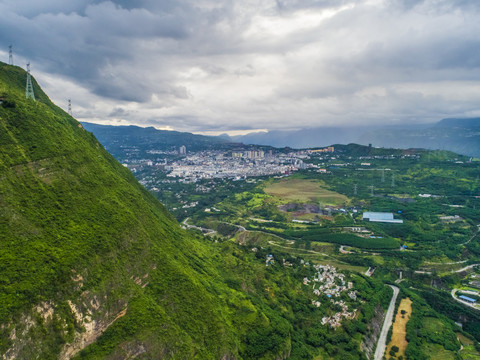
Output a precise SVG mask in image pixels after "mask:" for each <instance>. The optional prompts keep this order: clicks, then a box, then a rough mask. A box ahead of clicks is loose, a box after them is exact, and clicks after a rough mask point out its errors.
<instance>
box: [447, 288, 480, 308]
mask: <svg viewBox="0 0 480 360" xmlns="http://www.w3.org/2000/svg"><path fill="white" fill-rule="evenodd" d="M458 290H459V289H453V290H452V292H451V294H452V297H453V298H454V299H455V300H457V301H458V302H459V303H462V304H463V305H466V306H469V307H471V308H472V309H475V310H480V309H479V308H478V307H476V306H475V305H473V304H470V303H469V302H467V301H463V300H462V299H459V298H458V297H456V296H455V294H456V292H457V291H458Z"/></svg>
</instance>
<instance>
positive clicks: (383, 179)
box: [382, 169, 385, 183]
mask: <svg viewBox="0 0 480 360" xmlns="http://www.w3.org/2000/svg"><path fill="white" fill-rule="evenodd" d="M384 182H385V169H382V183H384Z"/></svg>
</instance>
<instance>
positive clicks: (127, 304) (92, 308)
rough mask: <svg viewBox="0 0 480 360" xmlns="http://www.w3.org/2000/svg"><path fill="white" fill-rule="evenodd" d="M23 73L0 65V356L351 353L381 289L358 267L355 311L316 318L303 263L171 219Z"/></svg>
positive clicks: (355, 353)
mask: <svg viewBox="0 0 480 360" xmlns="http://www.w3.org/2000/svg"><path fill="white" fill-rule="evenodd" d="M25 78H26V73H25V71H23V70H22V69H20V68H18V67H13V66H9V65H5V64H3V63H1V64H0V97H1V99H2V100H1V102H2V104H0V354H1V355H2V357H3V359H33V358H37V359H71V358H81V359H126V358H128V359H133V358H139V359H159V358H174V359H192V358H198V359H285V358H287V357H292V358H305V359H312V358H314V357H315V356H317V355H319V354H326V353H328V354H329V355H328V356H329V357H332V358H338V359H340V358H345V356H347V355H348V356H350V357H351V358H362V356H363V355H362V353H361V350H360V344H361V342H362V336H363V335H362V334H363V333H364V332H365V329H366V324H368V322H369V321H370V319H371V318H372V317H373V314H374V312H373V308H374V307H375V306H377V304H379V303H382V304H384V305H386V303H387V302H388V298H389V295H388V290H389V288H387V287H385V286H384V285H383V284H382V283H381V282H378V281H375V280H372V279H369V278H364V277H360V276H357V277H355V280H354V282H355V284H356V286H358V289H359V296H361V299H362V302H363V305H362V306H360V308H359V310H358V316H357V317H356V318H355V319H351V320H348V321H347V323H346V326H345V329H344V328H338V329H333V328H330V327H327V326H325V325H321V319H322V317H324V316H326V315H328V314H330V312H331V311H332V310H331V309H330V310H329V308H322V307H317V306H314V305H312V296H313V295H312V290H311V288H310V286H305V285H304V284H303V279H304V277H305V276H310V277H312V276H314V275H315V274H316V270H315V269H314V268H313V265H310V266H306V265H304V263H303V262H302V261H301V259H299V258H289V257H288V255H285V254H281V253H280V254H278V256H279V258H281V257H282V256H284V257H287V259H289V260H290V261H291V262H292V263H294V264H295V265H294V266H292V267H289V268H284V267H283V266H282V265H281V261H279V262H278V264H277V263H275V264H271V266H268V267H266V266H265V257H266V255H267V254H272V252H271V249H268V248H267V249H258V251H255V252H252V250H251V249H252V246H254V245H251V244H248V245H249V246H246V247H242V246H239V245H236V244H234V243H233V242H229V241H226V242H220V243H216V242H212V241H208V240H206V239H205V238H203V237H202V236H197V235H193V234H191V233H187V232H186V231H184V230H182V229H181V228H180V226H179V225H178V223H176V221H175V220H174V219H173V218H172V217H171V215H169V214H168V212H167V211H166V210H165V209H164V207H163V206H162V205H161V204H160V203H159V202H158V201H157V200H156V199H154V198H153V196H151V195H150V194H149V193H148V192H146V191H145V189H144V188H143V187H141V186H140V185H139V184H138V183H137V181H136V180H135V178H134V177H133V176H132V174H131V173H130V172H129V171H128V170H127V169H126V168H124V167H123V166H121V165H120V164H119V163H117V162H116V161H115V160H114V158H113V157H112V156H111V155H110V154H108V153H107V152H106V151H105V149H104V148H103V147H102V146H101V145H100V144H99V142H98V141H97V140H96V139H95V137H94V136H93V135H92V134H91V133H89V132H88V131H86V130H84V129H83V127H82V126H81V124H79V123H78V122H77V121H76V120H75V119H73V118H72V117H70V116H68V115H67V114H66V113H64V112H63V111H62V110H61V109H59V108H58V107H56V106H55V105H54V104H52V103H51V102H50V100H49V99H48V97H47V96H46V95H45V94H44V93H43V92H42V91H41V89H40V88H39V87H38V84H36V82H34V88H35V95H36V98H37V101H36V102H34V101H32V100H26V99H25V95H24V84H25ZM275 256H277V253H275ZM348 276H350V275H348ZM385 299H386V300H385ZM367 300H368V301H367ZM347 325H348V326H347ZM329 339H332V343H330V340H329ZM333 343H334V344H335V346H333V345H332V344H333Z"/></svg>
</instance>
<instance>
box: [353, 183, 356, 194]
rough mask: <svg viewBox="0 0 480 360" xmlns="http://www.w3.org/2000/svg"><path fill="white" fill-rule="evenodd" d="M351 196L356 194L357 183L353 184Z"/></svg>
mask: <svg viewBox="0 0 480 360" xmlns="http://www.w3.org/2000/svg"><path fill="white" fill-rule="evenodd" d="M353 196H357V184H354V185H353Z"/></svg>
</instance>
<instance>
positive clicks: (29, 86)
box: [25, 62, 35, 101]
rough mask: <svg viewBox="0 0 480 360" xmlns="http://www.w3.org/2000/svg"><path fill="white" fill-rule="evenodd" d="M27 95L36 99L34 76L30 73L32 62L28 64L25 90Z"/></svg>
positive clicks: (28, 97)
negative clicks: (33, 83)
mask: <svg viewBox="0 0 480 360" xmlns="http://www.w3.org/2000/svg"><path fill="white" fill-rule="evenodd" d="M25 97H26V98H27V99H33V101H35V93H34V92H33V85H32V76H31V75H30V62H29V63H28V64H27V88H26V90H25Z"/></svg>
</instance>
